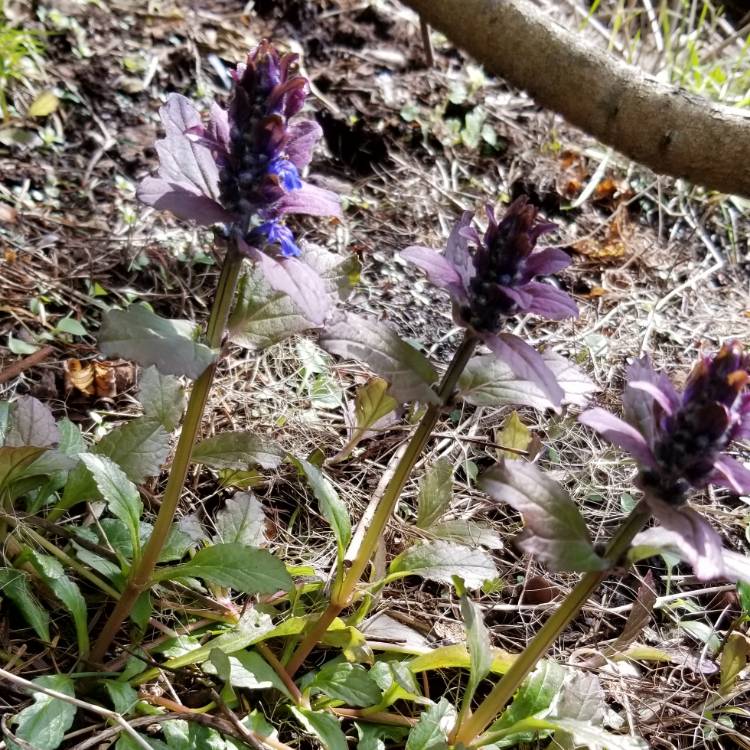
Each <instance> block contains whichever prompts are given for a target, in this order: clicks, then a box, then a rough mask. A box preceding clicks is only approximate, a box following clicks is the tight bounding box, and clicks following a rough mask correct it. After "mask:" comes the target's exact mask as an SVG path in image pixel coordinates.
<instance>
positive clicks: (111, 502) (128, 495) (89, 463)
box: [81, 453, 143, 550]
mask: <svg viewBox="0 0 750 750" xmlns="http://www.w3.org/2000/svg"><path fill="white" fill-rule="evenodd" d="M81 461H82V462H83V465H84V466H85V467H86V470H87V471H88V472H89V474H90V475H91V478H92V479H93V480H94V484H95V485H96V488H97V490H98V491H99V493H100V494H101V496H102V499H103V500H104V502H105V503H106V504H107V508H108V510H109V512H110V513H112V515H113V516H116V517H117V518H119V519H120V520H121V521H122V522H123V523H124V524H125V525H126V526H127V528H128V531H129V532H130V539H131V543H132V545H133V549H134V550H138V549H140V537H139V532H140V519H141V514H142V513H143V504H142V503H141V498H140V496H139V495H138V489H137V488H136V486H135V485H134V484H133V483H132V482H131V481H130V480H129V479H128V478H127V476H126V475H125V473H124V472H123V470H122V469H121V468H120V467H119V466H117V464H115V463H114V462H113V461H111V460H110V459H109V458H106V457H105V456H96V455H94V454H93V453H84V454H82V455H81Z"/></svg>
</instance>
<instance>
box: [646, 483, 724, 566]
mask: <svg viewBox="0 0 750 750" xmlns="http://www.w3.org/2000/svg"><path fill="white" fill-rule="evenodd" d="M647 502H648V504H649V507H650V508H651V510H652V511H653V513H654V516H655V518H656V519H657V520H658V521H659V523H660V524H661V526H656V527H654V528H651V529H646V531H642V532H641V533H640V534H638V535H637V536H636V537H635V539H634V540H633V546H635V547H637V546H649V547H654V548H657V549H670V548H671V549H673V550H674V551H675V552H676V554H677V555H678V556H679V557H680V558H682V559H683V560H684V561H685V562H687V563H689V564H690V565H691V566H692V568H693V572H694V574H695V576H696V578H698V579H699V580H701V581H708V580H711V579H713V578H722V577H726V576H727V571H726V570H725V567H724V562H723V548H722V544H721V537H720V536H719V535H718V534H717V533H716V532H715V531H714V530H713V528H712V527H711V524H710V523H709V522H708V521H707V520H706V519H705V518H704V517H703V516H702V515H700V513H697V512H696V511H694V510H693V509H692V508H687V507H684V506H683V507H679V508H676V507H674V506H672V505H669V504H668V503H665V502H664V501H662V500H660V499H658V498H656V497H654V496H650V497H648V498H647Z"/></svg>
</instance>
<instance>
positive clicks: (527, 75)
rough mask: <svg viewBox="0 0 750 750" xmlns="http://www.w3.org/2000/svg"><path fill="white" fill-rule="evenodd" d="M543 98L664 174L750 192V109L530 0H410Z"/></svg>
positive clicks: (491, 65)
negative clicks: (640, 63) (601, 42)
mask: <svg viewBox="0 0 750 750" xmlns="http://www.w3.org/2000/svg"><path fill="white" fill-rule="evenodd" d="M402 1H403V2H404V4H405V5H408V6H409V7H411V8H412V9H413V10H415V11H417V13H419V14H420V16H421V18H422V19H423V20H424V21H426V22H428V23H429V24H430V25H431V26H433V27H434V28H436V29H438V30H440V31H442V32H443V33H444V34H445V35H446V36H447V37H448V38H449V39H450V40H451V41H452V42H453V43H454V44H456V45H457V46H459V47H461V48H463V49H464V50H465V51H466V52H468V53H469V54H470V55H471V56H472V57H474V58H476V59H477V60H478V61H479V62H481V63H482V64H483V65H484V66H485V67H486V68H487V70H489V71H490V72H492V73H495V74H496V75H498V76H500V77H502V78H504V79H505V80H506V81H508V83H510V84H511V85H513V86H516V87H518V88H521V89H525V90H526V91H527V92H528V93H529V94H530V95H531V96H532V97H533V98H534V99H535V100H536V102H537V103H538V104H540V105H542V106H543V107H547V108H549V109H552V110H554V111H555V112H558V113H559V114H561V115H562V116H563V117H564V118H565V119H566V120H568V121H569V122H571V123H572V124H573V125H576V126H578V127H579V128H581V129H582V130H584V131H586V132H587V133H589V134H590V135H592V136H594V137H596V138H598V139H599V140H600V141H602V142H603V143H606V144H607V145H609V146H612V147H613V148H615V149H616V150H618V151H620V152H621V153H623V154H625V155H626V156H628V157H630V158H631V159H633V160H635V161H637V162H640V163H641V164H644V165H645V166H647V167H650V168H651V169H653V170H654V171H655V172H659V173H661V174H666V175H671V176H673V177H684V178H685V179H687V180H689V181H690V182H693V183H697V184H699V185H704V186H706V187H708V188H712V189H715V190H719V191H722V192H725V193H734V194H737V195H742V196H744V197H746V198H750V113H745V112H743V111H741V110H739V109H735V108H730V107H725V106H721V105H718V104H715V103H713V102H711V101H709V100H707V99H704V98H701V97H699V96H695V95H693V94H691V93H689V92H687V91H685V90H684V89H680V88H677V87H674V86H670V85H667V84H664V83H660V82H659V81H657V80H655V79H654V78H653V77H651V76H648V75H647V74H645V73H644V72H642V71H641V70H639V69H638V68H635V67H633V66H630V65H627V64H625V63H624V62H621V61H619V60H617V59H615V58H614V57H612V56H611V55H608V54H607V53H606V52H604V51H602V50H600V49H598V48H596V47H594V46H593V45H589V44H586V43H584V42H582V41H581V40H580V38H578V37H577V36H576V35H575V34H573V33H571V32H569V31H568V30H567V29H565V28H564V27H562V26H561V25H560V24H558V23H557V22H555V21H553V20H552V19H551V18H549V17H548V16H547V15H545V13H544V12H543V11H541V10H540V9H539V8H537V7H536V6H534V5H533V4H532V3H530V2H528V0H402Z"/></svg>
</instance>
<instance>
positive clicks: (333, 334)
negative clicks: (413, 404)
mask: <svg viewBox="0 0 750 750" xmlns="http://www.w3.org/2000/svg"><path fill="white" fill-rule="evenodd" d="M320 345H321V346H322V347H323V348H324V349H325V350H326V351H329V352H331V354H336V355H338V356H340V357H346V358H348V359H355V360H358V361H360V362H364V363H365V364H367V365H368V366H369V367H370V368H371V369H372V371H373V372H374V373H375V374H376V375H380V376H381V377H382V378H385V379H386V380H387V381H388V382H389V383H390V389H389V392H390V393H391V394H392V395H393V397H394V398H395V399H397V400H398V401H399V402H401V403H406V402H409V401H423V402H428V403H435V402H436V401H437V395H436V394H435V392H434V391H433V390H432V388H431V385H432V384H433V383H434V382H435V380H437V373H436V372H435V369H434V368H433V367H432V365H431V364H430V363H429V362H428V361H427V359H426V357H425V356H424V355H423V354H421V353H420V352H419V351H417V350H416V349H415V348H414V347H413V346H411V345H409V344H407V343H406V342H405V341H404V340H403V339H401V338H399V336H398V335H396V333H394V331H392V330H391V329H390V328H388V326H386V325H384V324H383V323H379V322H377V321H375V320H371V319H369V318H361V317H358V316H357V315H352V314H350V313H349V314H345V315H341V316H340V317H339V318H338V319H337V320H336V321H334V322H333V323H331V324H329V325H328V326H326V328H325V330H324V331H323V333H322V334H321V337H320Z"/></svg>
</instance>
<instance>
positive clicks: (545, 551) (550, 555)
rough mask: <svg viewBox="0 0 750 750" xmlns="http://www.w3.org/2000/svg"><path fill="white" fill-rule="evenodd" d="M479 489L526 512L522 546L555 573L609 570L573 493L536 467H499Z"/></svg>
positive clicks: (513, 464) (506, 464)
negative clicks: (599, 553) (571, 494)
mask: <svg viewBox="0 0 750 750" xmlns="http://www.w3.org/2000/svg"><path fill="white" fill-rule="evenodd" d="M479 486H480V487H481V489H482V490H484V491H485V492H486V493H487V494H488V495H489V496H490V497H491V498H493V499H494V500H497V501H499V502H504V503H508V505H510V506H511V507H513V508H515V509H516V510H517V511H518V512H519V513H521V515H522V516H523V519H524V523H525V530H524V533H523V534H522V535H521V539H520V542H519V546H520V547H521V549H523V550H524V552H528V553H529V554H530V555H532V556H533V557H536V558H537V559H539V560H542V561H543V562H545V563H546V564H547V565H548V566H549V567H550V568H551V569H552V570H568V571H589V570H604V569H606V568H607V566H608V565H609V563H608V562H607V561H606V560H604V559H602V558H601V557H599V555H597V554H596V551H595V550H594V547H593V545H592V544H591V538H590V537H589V532H588V529H587V528H586V523H585V522H584V520H583V517H582V516H581V514H580V512H579V511H578V508H577V507H576V505H575V503H574V502H573V501H572V500H571V499H570V497H569V496H568V494H567V492H565V490H564V489H563V488H562V487H560V485H559V484H557V482H555V481H554V480H552V479H550V478H549V477H548V476H545V475H544V474H543V473H542V472H541V471H539V469H537V467H536V466H534V465H533V464H528V463H521V462H520V461H504V462H503V463H501V464H495V466H493V467H492V468H491V469H490V470H489V471H486V472H485V473H484V474H483V475H482V476H481V477H480V479H479Z"/></svg>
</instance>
